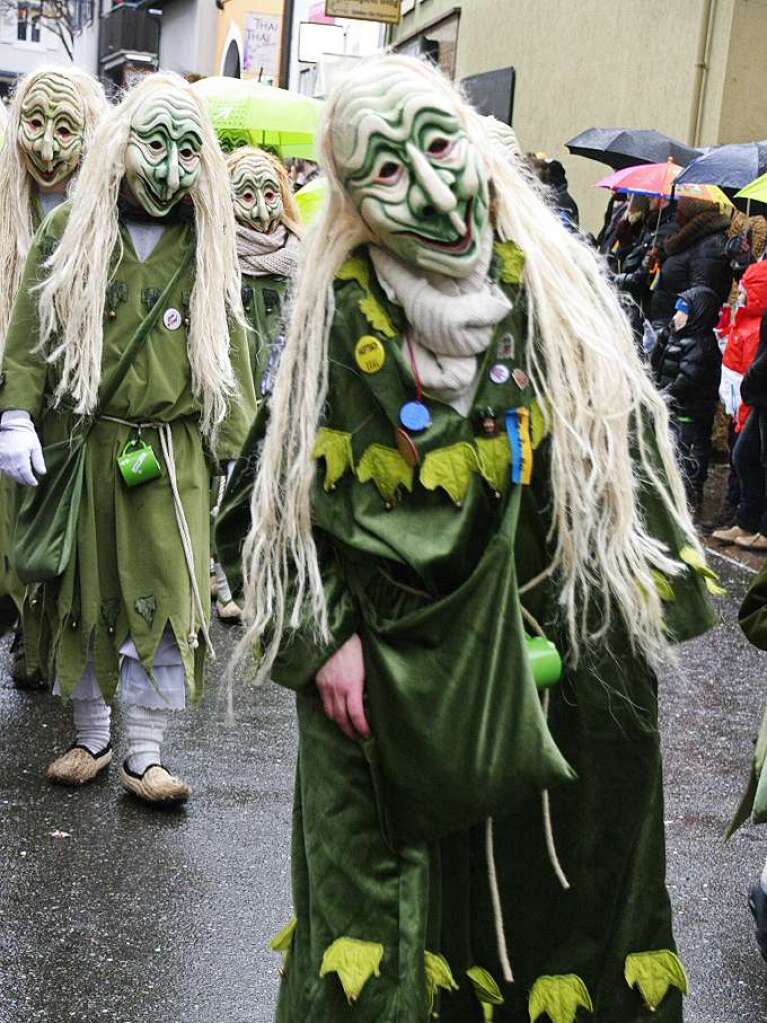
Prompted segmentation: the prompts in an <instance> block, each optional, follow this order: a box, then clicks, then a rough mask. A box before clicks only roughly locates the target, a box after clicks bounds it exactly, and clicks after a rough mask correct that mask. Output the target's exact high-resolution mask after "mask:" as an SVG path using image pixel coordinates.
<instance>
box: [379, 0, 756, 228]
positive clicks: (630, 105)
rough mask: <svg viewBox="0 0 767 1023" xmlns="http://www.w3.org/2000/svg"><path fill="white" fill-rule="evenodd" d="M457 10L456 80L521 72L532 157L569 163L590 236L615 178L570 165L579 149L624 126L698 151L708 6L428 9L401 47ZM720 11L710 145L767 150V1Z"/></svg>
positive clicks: (519, 87) (675, 1) (711, 79)
mask: <svg viewBox="0 0 767 1023" xmlns="http://www.w3.org/2000/svg"><path fill="white" fill-rule="evenodd" d="M456 7H460V8H461V18H460V26H459V34H458V54H457V70H456V77H457V78H459V79H460V78H463V77H465V76H466V75H470V74H476V73H479V72H482V71H491V70H494V69H496V68H501V67H508V66H509V65H512V66H514V67H515V68H516V71H517V82H516V94H515V100H514V116H513V123H514V128H515V130H516V132H517V135H518V137H519V140H520V144H521V146H522V149H523V150H526V151H527V150H533V151H544V152H546V153H547V155H548V156H550V157H557V158H558V159H561V160H562V162H563V163H564V165H565V167H566V169H567V173H568V178H569V181H570V185H571V189H570V190H571V192H572V193H573V195H574V197H575V199H576V201H577V202H578V204H579V206H580V208H581V215H582V220H583V222H584V226H585V227H586V229H588V230H596V229H598V227H599V226H600V224H601V220H602V214H603V211H604V208H605V205H606V195H605V193H602V192H601V191H600V190H598V189H595V188H594V187H593V185H594V183H595V182H596V181H597V180H598V179H599V178H600V177H601V176H604V175H605V174H607V173H609V168H608V167H606V166H605V165H603V164H599V163H596V162H594V161H591V160H585V159H583V158H581V157H573V156H570V155H569V153H568V152H567V150H566V149H565V146H564V143H565V142H566V141H567V140H568V139H569V138H571V137H572V136H573V135H575V134H577V133H578V132H580V131H582V130H584V129H586V128H591V127H613V126H620V127H634V128H656V129H657V130H658V131H661V132H665V133H666V134H668V135H672V136H674V137H675V138H678V139H680V140H681V141H684V142H688V141H689V135H688V133H689V129H690V123H691V111H692V107H693V101H694V93H695V83H696V77H697V72H696V63H697V57H698V46H699V39H700V32H701V23H702V21H703V16H704V13H705V11H706V9H707V5H706V0H663V2H662V3H661V2H655V0H619V2H616V0H578V2H577V3H573V0H464V2H463V3H462V4H457V3H456V2H455V0H420V2H419V3H417V5H416V8H415V10H414V11H413V12H412V13H411V14H407V15H405V16H404V17H403V19H402V23H401V25H400V26H399V28H398V29H397V30H396V32H395V33H394V38H393V42H394V43H395V44H396V42H398V41H399V40H404V39H406V38H407V37H408V36H410V35H411V34H412V33H413V32H415V31H416V30H417V29H418V28H420V27H421V26H425V25H428V24H430V23H431V22H433V21H434V20H435V19H437V18H438V17H439V16H440V15H447V14H449V13H450V12H451V11H453V10H455V9H456ZM713 11H714V17H713V21H712V35H711V46H710V50H709V67H708V70H707V74H706V88H705V93H704V108H703V116H702V117H701V122H700V144H702V145H713V144H715V143H717V142H720V141H735V140H737V141H743V140H747V139H753V138H761V137H763V136H765V135H767V102H765V101H764V99H763V97H764V91H763V88H762V82H763V75H764V71H763V67H764V59H763V57H762V56H761V55H760V49H763V47H761V46H760V45H759V43H760V41H761V42H763V41H764V40H767V0H713ZM760 61H761V65H762V66H761V68H760V67H759V64H760Z"/></svg>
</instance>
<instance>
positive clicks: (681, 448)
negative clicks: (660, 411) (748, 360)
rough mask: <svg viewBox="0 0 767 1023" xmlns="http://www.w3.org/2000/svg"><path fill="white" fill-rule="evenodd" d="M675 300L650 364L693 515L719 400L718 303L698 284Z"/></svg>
mask: <svg viewBox="0 0 767 1023" xmlns="http://www.w3.org/2000/svg"><path fill="white" fill-rule="evenodd" d="M675 304H676V311H675V313H674V316H673V318H672V320H671V323H670V324H669V326H668V327H666V328H664V330H662V331H661V332H660V334H659V335H658V341H657V344H656V346H655V348H654V349H653V352H652V355H651V357H650V362H651V365H652V368H653V373H654V375H655V380H656V383H657V385H658V388H659V389H660V390H661V392H662V393H663V394H664V395H665V396H666V397H667V399H668V401H669V403H670V410H671V425H672V429H673V431H674V433H675V435H676V439H677V450H678V453H679V461H680V466H681V469H682V475H683V478H684V483H685V488H686V490H687V499H688V501H689V502H690V506H691V508H692V509H693V511H694V512H695V513H697V512H699V511H700V507H701V504H702V502H703V487H704V485H705V483H706V477H707V476H708V463H709V458H710V455H711V431H712V428H713V425H714V413H715V411H716V404H717V401H718V400H719V380H720V377H721V371H722V355H721V352H720V351H719V345H718V344H717V340H716V336H715V334H714V327H715V326H716V323H717V321H718V319H719V307H720V305H721V302H720V299H719V295H718V294H717V293H716V292H715V291H714V290H713V289H712V288H707V287H700V286H699V287H695V288H688V289H687V290H686V291H683V292H682V293H681V294H680V295H679V296H678V297H677V300H676V303H675Z"/></svg>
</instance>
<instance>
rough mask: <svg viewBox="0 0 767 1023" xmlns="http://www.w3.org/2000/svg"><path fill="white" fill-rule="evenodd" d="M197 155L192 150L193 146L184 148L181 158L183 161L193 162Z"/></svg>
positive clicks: (180, 154)
mask: <svg viewBox="0 0 767 1023" xmlns="http://www.w3.org/2000/svg"><path fill="white" fill-rule="evenodd" d="M195 155H196V154H195V151H194V150H193V149H192V148H191V146H184V148H183V149H182V150H181V151H180V153H179V156H180V157H181V159H182V160H192V159H194V157H195Z"/></svg>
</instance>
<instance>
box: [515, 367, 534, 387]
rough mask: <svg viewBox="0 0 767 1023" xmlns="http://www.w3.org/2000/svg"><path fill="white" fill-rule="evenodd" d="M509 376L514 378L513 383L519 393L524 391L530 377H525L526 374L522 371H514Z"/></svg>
mask: <svg viewBox="0 0 767 1023" xmlns="http://www.w3.org/2000/svg"><path fill="white" fill-rule="evenodd" d="M511 375H512V376H513V377H514V383H515V384H516V385H517V387H518V388H519V389H520V391H524V389H525V388H526V387H527V385H528V384H529V383H530V377H529V376H528V375H527V373H525V371H524V370H523V369H515V370H514V372H513V373H512V374H511Z"/></svg>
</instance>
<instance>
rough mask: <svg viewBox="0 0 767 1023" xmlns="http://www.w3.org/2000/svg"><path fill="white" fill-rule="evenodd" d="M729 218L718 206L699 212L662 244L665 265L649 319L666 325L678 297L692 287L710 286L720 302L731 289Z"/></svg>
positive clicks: (654, 293) (654, 322)
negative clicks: (728, 241)
mask: <svg viewBox="0 0 767 1023" xmlns="http://www.w3.org/2000/svg"><path fill="white" fill-rule="evenodd" d="M729 223H730V221H729V217H727V216H725V215H724V214H721V213H719V211H718V210H717V209H714V210H711V211H710V212H706V213H700V214H698V216H696V217H694V218H693V219H692V220H690V221H689V222H688V223H686V224H685V225H684V227H682V228H680V229H679V230H678V231H676V232H675V233H674V234H672V235H670V236H669V237H668V238H667V239H666V241H665V243H664V246H663V249H664V252H663V265H662V267H661V271H660V278H659V279H658V284H657V287H656V288H655V290H654V291H653V294H652V302H651V304H650V319H651V320H652V322H653V324H655V325H660V326H661V327H665V326H666V324H668V322H669V320H670V319H671V317H672V316H673V315H674V305H675V304H676V300H677V296H678V295H681V294H682V292H684V291H687V290H688V289H689V288H694V287H696V286H697V285H702V286H704V287H707V288H711V289H712V291H714V292H715V293H716V294H717V296H718V297H719V304H720V305H721V304H722V303H723V302H724V301H725V299H726V298H727V295H728V294H729V291H730V286H731V284H732V270H731V269H730V265H729V260H728V258H727V254H726V252H725V245H726V241H727V238H726V231H727V227H728V226H729Z"/></svg>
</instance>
